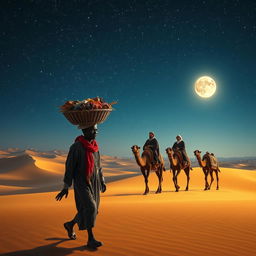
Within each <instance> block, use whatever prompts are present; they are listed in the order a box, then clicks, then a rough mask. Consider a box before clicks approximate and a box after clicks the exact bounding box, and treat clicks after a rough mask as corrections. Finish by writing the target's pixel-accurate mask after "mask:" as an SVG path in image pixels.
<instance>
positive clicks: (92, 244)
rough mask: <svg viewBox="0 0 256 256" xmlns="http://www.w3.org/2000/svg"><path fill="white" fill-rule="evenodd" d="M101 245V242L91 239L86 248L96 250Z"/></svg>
mask: <svg viewBox="0 0 256 256" xmlns="http://www.w3.org/2000/svg"><path fill="white" fill-rule="evenodd" d="M102 245H103V243H102V242H100V241H97V240H95V239H93V240H90V241H88V243H87V245H86V246H87V248H89V249H96V248H97V247H100V246H102Z"/></svg>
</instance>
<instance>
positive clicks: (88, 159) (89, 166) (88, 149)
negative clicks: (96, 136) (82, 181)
mask: <svg viewBox="0 0 256 256" xmlns="http://www.w3.org/2000/svg"><path fill="white" fill-rule="evenodd" d="M75 141H80V142H81V143H82V144H83V146H84V148H85V176H86V181H87V182H88V183H89V181H90V178H91V176H92V173H93V169H94V158H93V155H92V153H94V152H98V151H99V147H98V144H97V141H96V140H93V141H92V142H91V143H90V142H89V141H88V140H86V139H85V138H84V136H82V135H81V136H78V137H77V138H76V140H75Z"/></svg>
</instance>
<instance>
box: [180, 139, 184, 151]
mask: <svg viewBox="0 0 256 256" xmlns="http://www.w3.org/2000/svg"><path fill="white" fill-rule="evenodd" d="M179 149H180V150H184V149H185V143H184V141H181V142H180V143H179Z"/></svg>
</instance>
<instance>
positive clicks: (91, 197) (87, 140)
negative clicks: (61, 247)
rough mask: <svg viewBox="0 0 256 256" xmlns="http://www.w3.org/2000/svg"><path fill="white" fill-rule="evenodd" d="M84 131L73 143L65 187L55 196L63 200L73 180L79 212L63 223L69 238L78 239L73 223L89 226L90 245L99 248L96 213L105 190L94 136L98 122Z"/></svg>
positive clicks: (92, 247) (100, 244) (84, 227)
mask: <svg viewBox="0 0 256 256" xmlns="http://www.w3.org/2000/svg"><path fill="white" fill-rule="evenodd" d="M82 131H83V135H81V136H78V137H77V138H76V139H75V142H74V144H73V145H71V147H70V150H69V153H68V156H67V160H66V171H65V175H64V187H63V189H62V190H61V192H59V193H58V195H57V196H56V200H57V201H60V200H61V199H62V197H63V196H65V197H67V196H68V189H69V187H70V186H71V185H72V183H73V187H74V194H75V202H76V208H77V214H76V215H75V217H74V218H73V219H72V220H70V221H68V222H66V223H64V228H65V229H66V231H67V234H68V236H69V238H70V239H76V234H75V232H74V225H75V224H77V225H78V227H79V230H87V232H88V242H87V247H88V248H90V249H96V248H97V247H100V246H102V242H100V241H97V240H96V239H95V237H94V234H93V228H94V226H95V221H96V216H97V214H98V209H99V203H100V191H101V192H105V191H106V184H105V181H104V177H103V173H102V169H101V167H100V154H99V147H98V144H97V142H96V140H95V138H96V135H97V125H94V126H91V127H88V128H85V129H82Z"/></svg>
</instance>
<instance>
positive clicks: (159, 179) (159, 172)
mask: <svg viewBox="0 0 256 256" xmlns="http://www.w3.org/2000/svg"><path fill="white" fill-rule="evenodd" d="M156 175H157V177H158V181H159V184H158V189H157V191H156V194H157V193H161V192H162V180H163V169H162V167H160V168H159V169H158V170H157V171H156Z"/></svg>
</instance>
